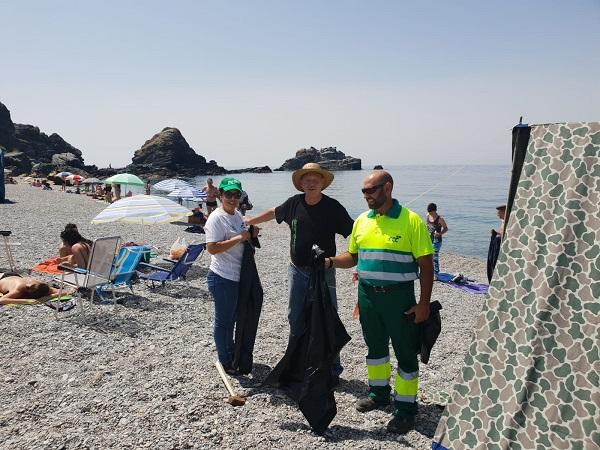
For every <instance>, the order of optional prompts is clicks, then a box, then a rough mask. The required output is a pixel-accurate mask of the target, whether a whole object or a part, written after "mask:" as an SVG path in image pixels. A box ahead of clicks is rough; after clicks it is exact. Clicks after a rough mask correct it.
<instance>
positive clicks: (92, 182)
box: [81, 177, 102, 184]
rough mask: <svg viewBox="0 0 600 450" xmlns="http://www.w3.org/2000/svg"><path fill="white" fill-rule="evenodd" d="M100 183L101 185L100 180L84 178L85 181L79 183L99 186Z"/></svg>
mask: <svg viewBox="0 0 600 450" xmlns="http://www.w3.org/2000/svg"><path fill="white" fill-rule="evenodd" d="M100 183H102V180H100V179H99V178H94V177H90V178H86V179H85V180H83V181H82V182H81V184H100Z"/></svg>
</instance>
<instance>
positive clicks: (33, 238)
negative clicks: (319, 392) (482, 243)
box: [0, 182, 487, 449]
mask: <svg viewBox="0 0 600 450" xmlns="http://www.w3.org/2000/svg"><path fill="white" fill-rule="evenodd" d="M57 188H58V187H55V190H53V191H42V190H41V189H40V188H34V187H31V186H29V185H28V184H26V183H23V182H21V183H19V184H17V185H7V186H6V190H7V195H6V196H7V198H8V199H10V200H11V201H12V202H13V203H10V204H0V229H2V230H11V231H12V233H13V235H12V236H11V238H10V241H11V242H15V243H20V245H18V246H14V247H13V252H14V256H15V260H16V263H17V267H18V269H19V272H20V273H27V270H28V269H30V268H31V267H32V266H34V265H35V264H37V263H39V262H41V261H43V260H45V259H47V258H50V257H53V256H56V254H57V249H58V246H59V244H60V239H59V234H60V231H61V230H62V229H63V228H64V225H65V224H66V223H69V222H72V223H75V224H77V225H78V228H79V231H80V232H81V234H82V235H83V236H85V237H87V238H89V239H94V238H98V237H104V236H114V235H118V236H121V237H122V239H123V240H124V241H140V240H141V239H142V238H143V240H144V242H145V243H148V244H150V245H153V246H155V247H157V248H158V249H159V254H160V257H167V256H168V252H169V248H170V246H171V244H172V243H173V242H174V241H175V240H176V239H177V238H178V237H182V238H185V239H186V241H187V243H188V244H189V243H193V242H203V241H204V235H201V234H190V233H186V232H184V229H185V228H186V225H183V224H161V225H152V226H146V227H145V228H144V229H142V226H141V225H130V224H120V223H113V224H102V225H91V224H90V221H91V220H92V218H93V217H94V216H96V215H97V214H98V213H99V212H100V211H102V210H103V209H104V208H106V206H107V204H106V203H104V202H101V201H96V200H93V199H91V198H89V197H86V196H83V195H76V194H67V193H62V192H60V191H58V190H56V189H57ZM283 200H285V199H284V198H282V199H281V201H283ZM273 206H275V205H273ZM365 209H366V207H365ZM256 212H260V211H256ZM263 225H264V226H262V231H261V237H260V241H261V244H262V248H261V249H259V250H257V255H256V260H257V265H258V270H259V274H260V276H261V282H262V285H263V289H264V302H263V310H262V315H261V320H260V324H259V329H258V335H257V339H256V345H255V352H254V361H255V367H254V371H253V372H252V374H251V375H249V376H246V377H234V378H232V382H233V385H234V388H236V390H238V391H239V392H240V393H242V394H245V395H247V396H248V398H247V402H246V404H245V405H244V406H242V407H232V406H231V405H229V404H227V403H226V402H225V399H226V397H227V391H226V390H225V387H224V386H223V384H222V382H221V380H220V378H219V375H218V373H217V371H216V369H215V367H214V360H215V359H216V351H215V346H214V342H213V337H212V321H213V305H212V300H211V298H210V295H209V293H208V289H207V286H206V273H207V269H208V265H209V261H210V257H209V255H208V254H207V253H206V254H204V255H203V256H202V258H201V259H200V260H199V262H197V264H196V265H195V266H194V267H193V268H192V269H191V271H190V273H189V277H188V278H189V284H186V283H174V284H172V285H171V286H170V287H169V288H168V289H163V288H157V289H151V288H149V287H148V286H146V285H145V284H143V283H137V284H136V285H135V286H134V291H135V294H134V295H131V294H129V295H127V294H121V296H120V301H119V303H118V304H117V305H116V306H115V307H113V306H112V305H103V304H90V303H89V302H87V303H86V313H85V315H77V316H72V317H69V318H65V319H63V320H58V321H57V320H55V318H54V315H53V314H52V311H51V310H50V309H49V308H46V307H44V306H18V307H6V308H3V309H1V310H0V329H1V330H2V331H1V335H2V337H3V339H2V344H1V345H0V448H1V449H50V448H51V449H75V448H77V449H79V448H89V449H106V448H125V449H137V448H153V449H154V448H157V449H185V448H190V449H210V448H227V449H265V448H274V449H280V448H288V449H296V448H298V449H304V448H339V449H388V448H389V449H392V448H393V449H403V448H412V449H429V448H431V442H432V438H433V433H434V431H435V429H436V426H437V422H438V420H439V418H440V416H441V414H442V412H443V408H442V407H439V406H437V405H434V404H426V402H424V401H422V400H421V401H420V405H419V414H418V416H417V422H416V429H415V430H413V431H411V432H409V433H408V434H406V435H404V436H399V435H394V434H390V433H388V432H386V428H385V426H386V424H387V422H388V421H389V419H390V418H391V415H390V413H391V408H389V409H388V410H381V411H379V410H375V411H371V412H369V413H366V414H363V413H359V412H358V411H356V409H355V406H354V405H355V402H356V401H357V400H358V399H359V398H361V397H363V396H364V395H366V393H367V370H366V366H365V355H366V353H367V350H366V346H365V344H364V341H363V338H362V333H361V329H360V324H359V321H358V320H356V319H353V318H352V310H353V308H354V304H355V302H356V287H355V286H354V285H353V284H352V281H351V270H338V271H337V289H338V303H339V315H340V318H341V319H342V322H343V323H344V325H345V326H346V329H347V331H348V333H349V334H350V336H351V337H352V340H351V341H350V343H349V344H348V345H346V347H345V348H344V349H343V350H342V353H341V360H342V365H343V366H344V372H343V374H342V381H341V383H340V385H339V387H337V388H336V391H335V397H336V401H337V408H338V413H337V416H336V417H335V419H334V420H333V422H332V423H331V425H330V427H329V429H328V430H327V431H326V432H325V433H324V434H323V435H322V436H319V435H317V434H314V433H313V432H311V430H310V428H309V426H308V424H307V422H306V420H305V419H304V417H303V416H302V414H301V412H300V411H299V410H298V408H297V407H296V405H295V403H294V402H293V401H291V400H290V399H288V398H287V397H286V396H285V395H284V394H283V393H282V392H280V391H277V390H275V389H266V388H262V387H261V382H262V380H263V379H264V378H265V377H266V375H267V374H268V372H269V370H270V368H272V367H274V365H275V364H276V363H277V362H278V361H279V359H280V358H281V357H282V356H283V353H284V351H285V348H286V345H287V338H288V323H287V267H288V263H289V229H288V228H287V226H286V225H285V224H282V225H277V224H276V223H275V222H269V223H266V224H263ZM448 239H452V231H450V233H449V234H448ZM346 245H347V242H346V240H345V239H343V238H341V237H338V241H337V248H338V253H339V252H343V251H344V250H345V249H346ZM440 265H441V270H442V271H444V272H450V273H457V272H462V273H464V274H465V275H467V276H468V277H469V278H472V279H475V280H477V281H479V282H486V280H487V279H486V276H485V261H484V260H482V259H478V258H472V257H462V256H459V255H454V254H448V253H444V252H443V249H442V253H441V256H440ZM4 270H8V261H7V260H6V257H5V254H4V250H3V249H2V248H0V272H1V271H4ZM35 276H39V275H35ZM417 285H418V283H417ZM434 300H438V301H440V303H442V306H443V309H442V311H441V314H442V327H443V329H442V334H441V335H440V337H439V339H438V342H437V343H436V346H435V347H434V349H433V352H432V355H431V360H430V363H429V364H428V365H423V364H422V365H421V367H420V392H419V397H420V398H431V397H433V396H435V395H437V394H439V393H440V392H443V391H446V392H451V390H452V386H453V384H454V381H455V379H456V377H457V376H458V374H459V372H460V369H461V367H462V365H463V360H464V356H465V353H466V351H467V348H468V346H469V344H470V341H471V338H472V328H473V325H474V322H475V320H476V319H477V317H478V315H479V313H480V311H481V308H482V305H483V302H484V301H485V296H484V295H473V294H468V293H465V292H463V291H460V290H458V289H455V288H452V287H450V286H448V285H445V284H442V283H435V284H434V289H433V295H432V301H434ZM392 361H394V358H392Z"/></svg>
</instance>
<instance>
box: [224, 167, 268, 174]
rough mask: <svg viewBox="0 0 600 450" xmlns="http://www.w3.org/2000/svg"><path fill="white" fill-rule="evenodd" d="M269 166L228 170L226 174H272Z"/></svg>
mask: <svg viewBox="0 0 600 450" xmlns="http://www.w3.org/2000/svg"><path fill="white" fill-rule="evenodd" d="M272 172H273V171H272V170H271V168H270V167H269V166H260V167H248V168H246V169H234V170H228V171H227V173H272Z"/></svg>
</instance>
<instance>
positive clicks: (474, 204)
mask: <svg viewBox="0 0 600 450" xmlns="http://www.w3.org/2000/svg"><path fill="white" fill-rule="evenodd" d="M385 169H386V170H387V171H388V172H389V173H390V174H391V175H392V177H393V178H394V192H393V195H394V197H395V198H397V199H398V201H399V202H400V204H402V205H403V206H406V207H408V208H410V209H411V210H413V211H415V212H417V213H418V214H420V215H421V216H422V217H425V215H426V212H427V205H428V204H429V203H435V204H437V207H438V214H440V215H441V216H442V217H444V219H445V220H446V222H447V224H448V228H449V231H448V233H446V234H445V235H444V241H443V245H442V250H441V251H442V252H445V251H447V252H451V253H455V254H459V255H464V256H476V257H479V258H486V257H487V250H488V246H489V242H490V231H491V229H492V228H497V227H498V226H499V223H498V218H497V217H496V206H499V205H502V204H504V203H506V199H507V197H508V187H509V182H510V170H511V167H510V166H509V165H493V166H492V165H479V166H477V165H464V166H459V165H449V166H446V165H435V166H431V165H430V166H413V165H411V166H386V167H385ZM369 173H370V170H351V171H340V172H334V174H335V179H334V180H333V183H332V184H331V185H330V186H329V187H328V188H327V189H326V190H325V191H324V193H325V194H327V195H328V196H330V197H333V198H335V199H336V200H338V201H339V202H340V203H341V204H342V205H343V206H344V207H345V208H346V209H347V210H348V213H349V214H350V216H351V217H353V218H356V217H358V215H359V214H360V213H362V212H364V211H365V210H366V209H367V205H366V202H365V200H364V198H363V196H362V193H361V192H360V189H361V187H362V181H363V180H364V178H365V177H366V176H367V175H368V174H369ZM231 176H234V177H236V178H238V179H239V180H240V181H241V182H242V187H243V188H244V190H245V191H246V192H247V193H248V195H249V197H250V201H251V202H252V204H253V205H254V208H253V210H252V211H249V212H248V214H249V215H253V214H257V213H259V212H261V211H263V210H265V209H268V208H271V207H274V206H278V205H280V204H281V203H283V202H284V201H285V200H286V199H287V198H288V197H290V196H292V195H294V194H297V193H298V191H296V189H295V188H294V186H293V184H292V179H291V177H292V173H291V172H273V173H270V174H269V173H267V174H254V173H239V174H233V175H231ZM206 178H207V177H206V176H200V177H196V178H193V179H192V180H189V181H191V183H192V184H193V185H194V186H198V187H202V186H204V184H205V182H206ZM212 178H213V180H214V182H215V184H216V185H217V186H218V184H219V179H220V178H221V177H218V176H214V177H212ZM188 206H191V205H188ZM282 226H284V225H282Z"/></svg>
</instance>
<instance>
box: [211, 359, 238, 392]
mask: <svg viewBox="0 0 600 450" xmlns="http://www.w3.org/2000/svg"><path fill="white" fill-rule="evenodd" d="M215 366H217V371H218V372H219V375H221V380H223V384H225V387H226V388H227V391H229V395H231V396H234V395H235V391H234V390H233V387H232V386H231V383H230V382H229V377H228V376H227V374H226V373H225V369H223V366H222V364H221V362H220V361H218V360H217V361H215Z"/></svg>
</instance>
